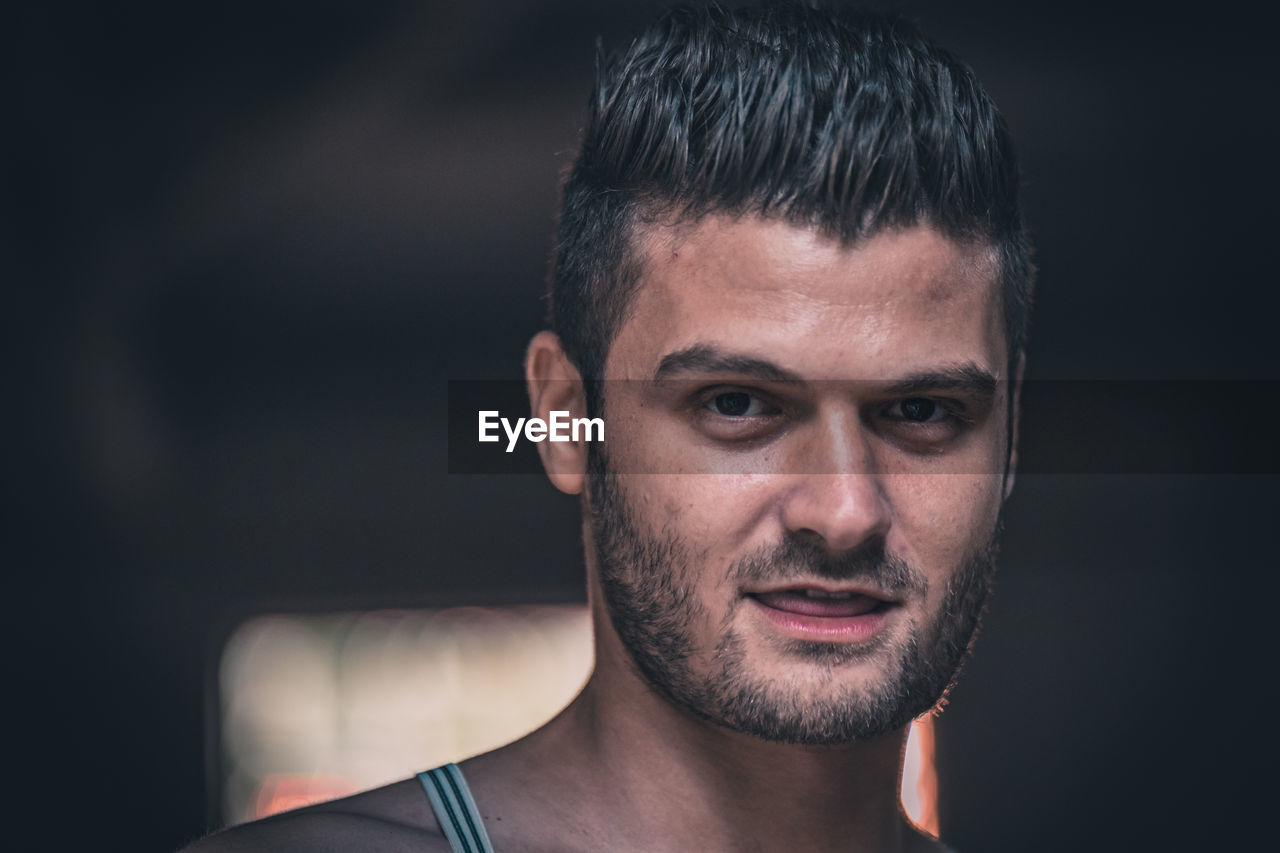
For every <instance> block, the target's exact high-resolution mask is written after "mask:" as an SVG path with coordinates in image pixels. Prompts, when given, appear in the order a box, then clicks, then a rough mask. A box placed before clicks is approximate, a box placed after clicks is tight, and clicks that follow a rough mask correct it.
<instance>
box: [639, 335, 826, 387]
mask: <svg viewBox="0 0 1280 853" xmlns="http://www.w3.org/2000/svg"><path fill="white" fill-rule="evenodd" d="M693 371H700V372H703V373H738V374H744V375H748V376H755V377H757V378H760V379H765V380H768V381H770V382H800V381H801V379H800V377H799V376H796V375H795V374H794V373H792V372H791V371H789V370H784V369H783V368H781V367H779V366H778V365H776V364H774V363H773V362H771V361H767V360H765V359H762V358H754V357H752V356H749V355H742V354H739V353H728V352H722V351H720V350H718V349H716V348H715V347H711V346H707V345H706V344H695V345H694V346H691V347H687V348H686V349H682V350H676V351H675V352H672V353H667V354H666V355H664V356H663V357H662V361H660V362H659V363H658V369H657V370H656V371H655V372H654V374H653V381H654V382H661V381H662V380H663V379H669V378H670V377H671V376H672V375H673V374H677V373H688V372H693Z"/></svg>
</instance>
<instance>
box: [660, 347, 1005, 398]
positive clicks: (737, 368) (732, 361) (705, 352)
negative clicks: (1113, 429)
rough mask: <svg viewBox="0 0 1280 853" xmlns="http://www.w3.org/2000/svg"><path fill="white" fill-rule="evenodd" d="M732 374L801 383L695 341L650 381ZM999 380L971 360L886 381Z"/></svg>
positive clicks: (909, 386)
mask: <svg viewBox="0 0 1280 853" xmlns="http://www.w3.org/2000/svg"><path fill="white" fill-rule="evenodd" d="M695 371H696V372H702V373H736V374H740V375H747V376H755V377H757V378H760V379H764V380H767V381H770V382H803V381H804V380H802V379H801V378H800V377H799V376H797V375H796V374H794V373H792V372H791V371H789V370H786V369H784V368H782V367H779V366H778V365H776V364H774V363H773V362H771V361H768V360H766V359H762V358H756V357H754V356H749V355H743V354H741V353H732V352H723V351H721V350H718V349H716V348H715V347H712V346H708V345H707V344H695V345H694V346H691V347H686V348H685V349H682V350H676V351H675V352H671V353H668V354H667V355H665V356H663V357H662V361H660V362H659V363H658V369H657V370H656V371H654V374H653V380H654V382H661V381H662V380H664V379H669V378H671V377H672V376H673V375H676V374H680V373H690V372H695ZM998 384H999V381H998V380H997V379H996V378H995V376H993V375H992V374H991V373H990V372H989V371H987V370H984V369H982V368H981V367H979V366H978V365H976V364H974V363H973V362H969V363H967V364H958V365H955V366H953V367H946V368H943V369H941V370H930V371H924V372H921V373H912V374H909V375H907V376H904V377H902V378H900V379H896V380H893V381H892V382H890V383H888V385H887V388H886V390H887V391H888V393H891V394H897V395H903V396H906V395H910V394H920V393H923V392H926V391H956V392H961V393H968V394H974V395H979V396H991V395H992V394H994V393H995V390H996V387H997V385H998Z"/></svg>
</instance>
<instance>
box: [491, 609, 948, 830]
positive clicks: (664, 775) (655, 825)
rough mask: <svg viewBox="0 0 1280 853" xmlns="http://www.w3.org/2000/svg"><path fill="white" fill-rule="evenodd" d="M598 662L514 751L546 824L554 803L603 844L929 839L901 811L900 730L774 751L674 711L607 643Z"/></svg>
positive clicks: (783, 746) (553, 822)
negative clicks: (542, 794) (540, 793)
mask: <svg viewBox="0 0 1280 853" xmlns="http://www.w3.org/2000/svg"><path fill="white" fill-rule="evenodd" d="M597 636H598V637H599V636H600V635H599V634H597ZM597 655H598V657H597V668H596V672H595V674H594V675H593V676H592V679H591V681H590V682H589V683H588V685H587V687H586V688H585V689H584V690H583V692H582V694H581V695H580V696H579V697H578V698H577V699H576V700H575V701H574V702H573V704H571V705H570V706H569V708H567V709H566V710H565V711H564V712H563V713H562V714H561V715H560V716H559V717H557V718H556V720H554V721H553V722H552V723H551V724H549V725H548V726H546V727H544V728H543V729H541V730H539V731H538V732H535V733H534V734H533V735H531V736H530V737H528V738H526V739H525V740H524V741H521V742H519V743H518V744H516V745H515V746H513V747H512V748H511V749H512V750H514V752H515V754H513V755H512V757H513V758H516V757H519V756H522V757H523V760H522V761H521V763H522V764H524V766H525V767H526V768H527V769H528V771H529V772H530V773H532V774H535V775H533V776H529V777H526V778H539V779H541V780H544V781H545V783H546V785H547V786H548V787H546V788H545V790H546V791H547V792H548V797H547V802H546V803H545V804H544V806H543V808H542V813H543V814H544V816H546V817H548V818H551V820H549V821H548V826H551V825H556V824H557V823H560V821H559V820H557V819H556V815H555V814H554V812H555V810H556V809H557V808H559V806H557V805H556V804H557V803H571V804H572V806H571V807H569V808H568V809H567V810H566V812H565V814H564V815H563V816H562V817H563V819H565V820H571V821H572V823H571V825H573V826H576V827H578V828H580V830H581V832H582V833H583V834H584V839H589V840H590V842H591V843H589V844H587V845H586V846H588V847H592V846H594V847H595V849H610V850H626V849H628V843H629V841H630V843H635V844H636V847H637V849H645V850H673V851H674V850H682V851H683V850H706V851H717V850H726V851H727V850H749V849H761V850H775V849H776V850H784V849H793V850H812V851H827V850H832V851H834V850H841V851H845V853H850V852H851V851H853V853H856V851H877V853H883V851H906V850H915V849H919V848H920V847H921V846H922V845H924V844H925V843H926V842H925V839H924V838H923V837H922V836H919V835H917V834H916V833H915V832H914V831H912V830H911V829H910V828H909V827H908V826H907V825H906V823H905V821H904V820H903V818H902V817H901V814H900V811H899V803H898V772H899V765H900V758H901V750H902V742H903V737H904V732H901V731H898V732H893V733H891V734H889V735H886V736H884V737H880V738H877V739H874V740H870V741H863V742H858V743H853V744H845V745H840V746H822V747H816V746H797V745H792V744H783V743H771V742H767V741H764V740H761V739H759V738H756V737H753V736H751V735H746V734H742V733H740V732H735V731H731V730H729V729H727V728H724V727H722V726H720V725H717V724H715V723H711V722H708V721H706V720H702V719H699V718H697V717H696V716H694V715H693V714H691V713H689V712H687V711H685V710H683V709H680V708H677V707H676V706H674V705H673V704H671V703H670V702H669V701H668V700H667V699H666V698H665V697H663V696H661V695H660V694H658V693H657V692H656V691H655V690H654V689H653V688H652V687H651V686H650V685H649V684H648V683H647V682H645V681H644V680H643V679H642V678H641V677H640V676H639V675H638V674H637V673H636V672H635V668H634V666H632V665H631V664H630V661H629V660H627V659H623V658H622V657H620V656H622V655H625V652H622V651H621V649H620V648H609V647H608V645H607V644H602V645H601V646H600V647H599V648H598V650H597ZM535 768H536V769H535ZM521 775H523V774H521ZM552 791H554V796H551V795H550V792H552ZM547 811H550V812H552V814H547ZM561 825H562V824H561ZM526 826H527V824H526ZM637 840H638V843H637ZM553 846H554V845H553Z"/></svg>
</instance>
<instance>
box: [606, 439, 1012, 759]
mask: <svg viewBox="0 0 1280 853" xmlns="http://www.w3.org/2000/svg"><path fill="white" fill-rule="evenodd" d="M589 467H590V471H589V476H588V489H589V500H590V506H591V520H590V529H591V537H592V542H593V544H594V548H595V557H596V563H597V571H598V573H599V578H600V587H601V591H602V593H603V597H604V601H605V604H606V607H607V610H608V613H609V618H610V621H611V622H612V625H613V628H614V630H615V631H616V632H617V634H618V637H619V639H620V640H621V641H622V644H623V646H624V648H626V650H627V652H628V653H629V654H630V656H631V659H632V661H633V662H634V664H635V666H636V669H637V670H638V672H639V673H640V675H641V676H642V677H643V678H644V679H645V680H646V681H647V682H648V683H649V684H650V686H651V687H653V688H654V690H656V691H657V692H658V693H659V694H660V695H662V696H663V697H665V698H666V699H667V700H668V701H669V702H671V703H672V704H674V705H676V706H677V707H679V708H682V709H684V710H685V711H687V712H689V713H691V714H693V715H694V716H696V717H699V718H701V719H704V720H707V721H710V722H712V723H715V724H717V725H721V726H725V727H727V728H730V729H732V730H734V731H738V732H741V733H744V734H749V735H753V736H755V737H759V738H762V739H764V740H767V741H774V742H781V743H791V744H804V745H810V746H833V745H838V744H847V743H852V742H855V741H860V740H869V739H872V738H876V737H879V736H881V735H885V734H888V733H890V732H893V731H896V730H898V729H901V728H903V727H904V726H906V725H907V724H908V723H909V722H911V720H913V719H914V718H916V717H918V716H920V715H922V714H924V713H925V712H927V711H929V710H930V709H933V708H935V707H939V706H940V705H941V703H942V702H943V701H944V700H945V697H946V695H947V693H948V692H949V691H950V689H951V687H952V685H953V684H954V682H955V679H956V677H957V675H958V673H959V670H960V668H961V666H962V664H963V662H964V660H965V658H966V657H967V655H968V654H969V650H970V649H971V647H972V644H973V640H974V638H975V637H976V635H977V632H978V627H979V624H980V622H981V619H982V615H983V612H984V611H985V608H986V602H987V599H988V597H989V595H990V591H991V586H992V582H993V579H994V573H995V566H996V552H997V550H998V541H999V531H1000V527H1001V525H1000V522H999V520H997V523H996V525H995V529H994V530H993V531H992V534H991V536H990V537H989V539H988V540H987V542H986V543H985V544H984V545H983V546H982V547H981V548H979V549H977V550H976V551H975V552H974V553H972V554H969V555H967V556H966V557H965V559H964V560H963V561H962V562H961V564H960V566H959V568H958V570H957V571H956V572H955V573H954V574H953V575H952V577H951V579H950V581H949V582H948V584H947V587H946V589H945V590H944V593H943V601H942V605H941V607H940V608H939V610H938V614H937V617H936V618H935V620H934V623H933V624H932V625H926V626H923V627H921V626H918V625H917V626H914V630H912V631H911V632H910V634H909V635H908V636H907V637H905V638H901V637H899V638H892V639H890V638H889V637H887V636H886V635H882V636H881V638H880V639H879V640H878V641H875V642H872V643H869V644H862V645H859V646H856V647H851V646H848V645H845V644H842V643H813V642H805V641H800V640H792V641H782V640H781V638H778V639H779V643H778V644H777V647H776V651H779V652H781V654H782V655H783V656H784V657H786V658H790V659H793V660H795V661H796V663H797V664H802V665H804V666H805V668H806V669H808V670H810V671H812V670H814V669H815V668H816V669H818V670H819V671H821V672H822V674H823V677H822V681H823V685H822V686H823V687H827V689H825V690H819V689H817V688H815V687H814V682H813V680H812V678H811V679H809V680H807V681H805V680H801V681H797V682H792V683H790V684H788V683H787V682H786V681H785V680H770V679H768V678H765V677H762V676H760V675H758V674H756V673H753V672H752V670H751V667H750V663H749V661H748V660H747V656H748V651H747V649H746V644H745V642H744V639H743V637H742V636H741V635H740V634H739V633H737V632H736V631H735V630H734V629H733V628H732V627H731V625H730V623H731V621H732V618H733V615H734V613H735V612H736V610H737V608H738V607H739V606H741V605H742V604H744V603H745V600H744V599H742V598H738V599H735V601H734V602H733V604H732V605H731V607H730V608H729V610H728V611H727V612H726V613H725V615H724V617H723V619H722V620H721V624H720V626H719V627H720V639H719V640H718V641H717V644H716V647H715V649H714V650H713V651H712V652H711V654H710V661H711V664H710V668H709V671H708V672H706V674H701V673H697V672H695V671H694V667H693V658H694V656H695V653H696V649H695V643H694V638H693V636H692V632H693V628H694V626H695V625H698V624H700V623H701V622H703V621H705V620H706V618H707V612H706V609H705V607H704V606H703V605H702V603H701V602H700V601H699V599H698V597H697V593H696V587H695V583H694V581H695V579H696V578H697V577H698V575H699V573H700V571H701V568H700V566H699V563H700V562H702V559H701V558H700V555H698V554H696V553H695V552H694V551H693V549H692V548H691V547H690V546H689V545H688V543H686V542H684V541H683V540H682V539H681V538H680V537H679V536H678V535H677V534H675V533H674V532H671V531H662V532H659V533H657V534H646V533H644V532H643V531H642V530H641V528H640V527H639V525H638V523H637V521H636V518H635V516H634V513H633V512H632V508H631V504H630V503H629V502H628V500H627V498H626V496H625V493H624V491H623V490H622V489H621V484H620V483H619V482H618V479H617V477H616V476H615V475H614V474H613V473H612V472H611V471H610V470H609V468H608V463H607V461H606V459H605V457H604V455H603V453H595V454H593V459H592V460H591V463H590V466H589ZM800 576H809V577H825V578H832V579H857V580H858V581H860V582H866V583H870V584H873V585H875V586H877V587H878V588H880V589H882V590H885V591H886V592H892V593H898V594H903V595H913V596H916V597H917V598H918V599H923V598H924V594H925V593H926V592H927V589H928V583H927V580H926V578H925V577H924V575H923V574H922V573H921V572H919V571H918V570H917V569H915V568H913V567H912V566H910V565H908V564H907V563H905V562H904V561H902V560H900V559H897V558H894V557H891V556H889V555H886V554H885V552H884V548H883V543H882V542H872V543H868V546H867V547H865V548H861V549H858V550H857V551H854V552H848V553H846V554H841V555H838V556H833V555H832V554H831V553H830V552H828V551H826V550H825V549H823V548H822V547H821V546H820V545H817V544H816V543H813V542H812V541H804V540H800V539H789V540H787V541H785V542H783V543H782V544H780V545H778V546H775V547H769V548H764V549H761V550H759V551H757V552H754V553H752V554H749V555H747V556H745V557H743V558H741V559H739V560H738V561H736V562H735V563H734V564H733V565H732V566H730V568H729V572H728V578H727V580H730V581H733V582H735V583H741V582H743V581H749V580H755V581H763V580H770V579H774V580H786V579H789V578H796V577H800ZM872 657H874V658H877V659H879V660H880V661H881V662H882V663H881V666H880V670H879V676H878V678H875V679H874V680H873V681H872V682H870V683H864V684H862V685H858V686H852V685H850V686H848V687H844V688H840V687H839V681H840V678H841V673H840V672H839V669H840V668H841V667H842V666H844V665H847V664H850V663H853V662H855V661H857V660H863V659H869V658H872ZM828 684H829V685H830V686H829V687H828Z"/></svg>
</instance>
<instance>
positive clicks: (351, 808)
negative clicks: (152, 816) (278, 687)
mask: <svg viewBox="0 0 1280 853" xmlns="http://www.w3.org/2000/svg"><path fill="white" fill-rule="evenodd" d="M359 850H378V851H380V853H381V851H386V853H400V851H404V853H409V851H413V853H449V850H450V847H449V842H448V841H446V840H445V838H444V836H443V835H441V834H440V830H439V828H438V827H437V826H436V822H435V818H434V817H433V816H432V814H431V808H430V806H429V805H428V804H427V799H426V797H425V795H424V794H423V793H422V788H421V786H420V785H419V784H418V781H417V780H416V779H407V780H404V781H402V782H395V783H393V784H391V785H386V786H384V787H381V788H374V789H373V790H371V791H365V792H363V793H360V794H355V795H353V796H350V797H344V798H343V799H340V800H332V801H330V802H327V803H319V804H317V805H314V806H307V807H306V808H301V809H296V810H294V811H290V812H284V813H283V814H278V815H273V816H272V817H269V818H264V819H263V820H257V821H254V822H252V823H246V824H241V825H240V826H235V827H231V828H230V829H226V830H223V831H222V832H217V833H214V834H213V835H210V836H208V837H206V838H202V839H201V840H199V841H197V842H195V843H194V844H191V845H190V846H188V847H185V848H183V850H182V851H181V853H188V852H189V853H266V851H272V853H328V851H334V853H337V851H359Z"/></svg>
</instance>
